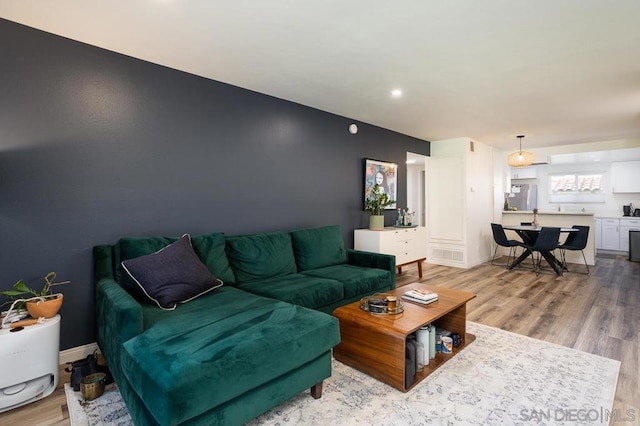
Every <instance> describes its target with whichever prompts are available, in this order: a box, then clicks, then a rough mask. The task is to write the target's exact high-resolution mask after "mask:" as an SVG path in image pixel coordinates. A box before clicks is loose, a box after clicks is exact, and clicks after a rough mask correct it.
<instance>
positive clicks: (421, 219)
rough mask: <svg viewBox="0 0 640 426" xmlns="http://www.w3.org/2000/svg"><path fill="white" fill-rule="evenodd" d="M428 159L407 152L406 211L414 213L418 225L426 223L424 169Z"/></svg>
mask: <svg viewBox="0 0 640 426" xmlns="http://www.w3.org/2000/svg"><path fill="white" fill-rule="evenodd" d="M428 158H429V157H427V156H426V155H422V154H416V153H414V152H407V209H408V210H409V211H410V212H415V214H416V216H415V217H416V218H418V225H420V226H425V225H426V223H427V218H426V211H427V208H426V207H427V189H426V188H427V186H426V178H425V176H426V169H427V160H428Z"/></svg>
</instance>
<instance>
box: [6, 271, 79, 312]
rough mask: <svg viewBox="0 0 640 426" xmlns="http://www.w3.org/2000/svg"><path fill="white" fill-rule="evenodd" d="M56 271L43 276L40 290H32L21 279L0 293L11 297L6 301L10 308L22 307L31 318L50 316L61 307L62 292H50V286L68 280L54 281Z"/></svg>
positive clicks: (65, 282)
mask: <svg viewBox="0 0 640 426" xmlns="http://www.w3.org/2000/svg"><path fill="white" fill-rule="evenodd" d="M55 279H56V273H55V272H49V273H48V274H47V275H45V276H44V286H43V287H42V289H41V290H39V291H38V290H34V289H32V288H30V287H28V286H27V285H26V284H25V283H24V281H23V280H20V281H18V282H17V283H15V284H14V285H13V289H12V290H4V291H0V295H2V296H5V297H8V298H9V299H11V300H10V301H9V302H7V303H11V309H17V310H20V309H24V308H25V306H26V309H27V311H28V312H29V314H30V315H31V316H32V317H33V318H40V317H43V318H52V317H53V316H55V315H56V314H57V313H58V311H59V310H60V308H61V307H62V301H63V296H62V293H52V292H51V288H52V287H54V286H58V285H61V284H67V283H69V282H70V281H61V282H55Z"/></svg>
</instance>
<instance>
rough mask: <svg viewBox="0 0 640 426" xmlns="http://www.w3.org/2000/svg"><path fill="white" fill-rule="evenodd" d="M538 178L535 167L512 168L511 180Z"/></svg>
mask: <svg viewBox="0 0 640 426" xmlns="http://www.w3.org/2000/svg"><path fill="white" fill-rule="evenodd" d="M537 177H538V174H537V172H536V168H535V167H512V168H511V179H535V178H537Z"/></svg>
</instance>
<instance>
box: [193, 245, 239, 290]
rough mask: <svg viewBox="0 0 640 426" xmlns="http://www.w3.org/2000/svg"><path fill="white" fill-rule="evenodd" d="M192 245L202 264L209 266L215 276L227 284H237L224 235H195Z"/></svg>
mask: <svg viewBox="0 0 640 426" xmlns="http://www.w3.org/2000/svg"><path fill="white" fill-rule="evenodd" d="M191 244H192V245H193V249H194V250H195V252H196V254H197V255H198V257H199V258H200V260H202V263H204V264H205V265H207V268H209V270H210V271H211V273H212V274H213V275H215V276H216V277H218V278H219V279H221V280H222V282H224V283H225V284H233V283H235V278H234V276H233V271H232V270H231V266H230V265H229V260H228V259H227V254H226V252H225V242H224V234H222V233H220V232H216V233H212V234H202V235H194V236H192V237H191Z"/></svg>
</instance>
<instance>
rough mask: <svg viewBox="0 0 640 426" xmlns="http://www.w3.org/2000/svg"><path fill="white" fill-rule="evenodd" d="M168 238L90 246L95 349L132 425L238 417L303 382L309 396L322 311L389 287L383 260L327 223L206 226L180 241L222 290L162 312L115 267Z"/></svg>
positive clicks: (387, 263) (335, 331) (324, 358)
mask: <svg viewBox="0 0 640 426" xmlns="http://www.w3.org/2000/svg"><path fill="white" fill-rule="evenodd" d="M183 238H184V236H183ZM178 240H179V239H178V238H167V237H130V238H121V239H120V240H119V241H118V242H117V243H116V244H113V245H103V246H96V247H94V249H93V254H94V263H95V279H96V303H97V331H98V345H99V346H100V349H101V351H102V352H103V354H104V356H105V358H106V359H107V362H108V364H109V367H110V369H111V372H112V374H113V376H114V378H115V380H116V382H117V384H118V387H119V389H120V392H121V393H122V396H123V399H124V401H125V402H126V404H127V407H128V408H129V411H130V413H131V416H132V418H133V419H134V422H135V423H136V424H138V425H147V424H150V425H151V424H161V425H178V424H194V425H214V424H216V425H217V424H219V425H234V424H242V423H244V422H246V421H248V420H250V419H252V418H255V417H256V416H258V415H259V414H261V413H263V412H265V411H267V410H269V409H270V408H272V407H274V406H276V405H278V404H280V403H282V402H284V401H286V400H288V399H290V398H291V397H293V396H295V395H296V394H298V393H300V392H303V391H304V390H305V389H309V388H310V389H311V395H312V396H313V397H316V398H317V397H320V395H321V390H322V381H323V380H324V379H325V378H327V377H329V376H330V375H331V349H332V348H333V347H334V346H335V345H337V344H338V343H339V341H340V333H339V327H338V322H337V320H336V318H334V317H333V316H331V315H330V313H331V312H333V310H334V309H335V308H336V307H339V306H341V305H344V304H347V303H351V302H353V301H356V300H359V299H360V298H362V297H363V296H365V295H369V294H372V293H376V292H383V291H387V290H390V289H393V288H395V258H394V257H393V256H387V255H381V254H375V253H368V252H361V251H355V250H347V249H345V247H344V242H343V239H342V235H341V231H340V228H339V227H338V226H328V227H322V228H313V229H302V230H296V231H292V232H280V233H268V234H254V235H240V236H225V235H223V234H221V233H212V234H205V235H198V236H193V237H190V243H191V246H192V248H193V251H194V252H195V254H196V255H197V258H198V259H199V261H198V262H201V263H202V264H203V265H204V266H206V269H207V270H208V271H209V272H210V273H211V274H212V275H213V276H215V277H214V278H215V279H216V280H217V282H222V283H223V285H222V286H220V287H219V288H215V289H213V290H211V291H209V290H207V291H206V292H204V293H202V294H199V295H198V297H195V298H192V299H190V300H188V301H185V302H186V303H178V304H177V307H175V305H174V307H175V309H173V308H169V309H163V308H161V307H160V305H159V304H158V303H154V302H157V301H156V300H155V299H153V298H152V300H150V298H149V295H148V294H146V292H145V291H144V288H142V290H143V291H142V292H141V291H140V290H141V287H143V286H142V285H141V284H140V282H139V279H138V277H136V275H135V274H133V275H132V274H131V271H130V269H129V268H127V265H128V262H137V261H138V260H140V259H147V258H149V257H153V256H157V255H158V253H163V250H166V251H165V252H168V250H169V248H170V247H174V246H175V244H174V243H176V242H177V241H178ZM123 262H124V264H123ZM123 265H124V266H123ZM157 265H158V268H152V269H153V271H151V272H152V273H156V275H157V272H158V271H157V270H156V269H162V268H165V267H167V262H166V261H163V262H160V263H159V264H157ZM129 266H131V267H132V266H134V265H133V264H131V265H129ZM169 266H170V267H171V268H173V269H172V270H171V273H173V272H174V271H180V270H181V269H180V268H181V267H173V266H171V265H169ZM207 273H208V272H207ZM169 275H171V274H169ZM133 277H136V278H133ZM174 281H175V279H174ZM178 281H179V280H178ZM174 287H175V286H174Z"/></svg>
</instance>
